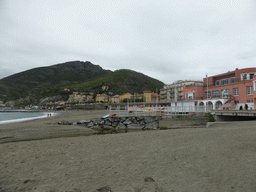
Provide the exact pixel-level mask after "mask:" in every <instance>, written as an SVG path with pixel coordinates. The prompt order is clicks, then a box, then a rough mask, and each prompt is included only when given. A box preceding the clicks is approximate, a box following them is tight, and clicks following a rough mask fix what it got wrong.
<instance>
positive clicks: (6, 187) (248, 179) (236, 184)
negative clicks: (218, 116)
mask: <svg viewBox="0 0 256 192" xmlns="http://www.w3.org/2000/svg"><path fill="white" fill-rule="evenodd" d="M105 114H107V111H93V112H88V111H73V112H71V111H69V112H67V113H64V114H63V115H62V116H60V117H55V118H51V119H43V120H37V121H32V122H25V123H17V124H9V125H1V127H0V138H2V139H1V140H3V139H7V137H9V138H11V137H13V138H14V137H15V138H16V139H18V138H19V134H20V135H21V137H22V133H23V137H25V136H26V137H28V132H30V133H31V134H32V136H33V135H34V133H35V131H34V130H35V129H36V130H38V137H41V135H43V134H45V138H47V134H48V137H51V136H52V135H53V134H56V129H59V130H62V131H63V130H65V129H67V130H68V131H67V132H70V130H72V129H73V130H74V132H75V131H79V130H80V131H81V132H82V128H80V127H78V126H75V125H74V126H73V125H72V126H70V127H68V128H67V126H66V127H65V126H64V125H63V126H60V127H57V126H58V125H51V124H45V123H50V122H55V121H61V120H65V121H77V120H81V119H84V120H87V119H88V120H89V119H93V118H98V117H101V116H103V115H105ZM166 123H167V122H165V124H166ZM172 123H173V122H172ZM255 123H256V122H255V121H250V122H228V123H222V124H214V125H212V126H210V127H209V128H186V129H170V130H156V131H143V132H128V133H123V134H108V135H91V136H79V137H68V134H69V133H65V134H64V135H63V136H65V137H62V136H61V138H54V139H43V138H39V139H43V140H34V141H20V142H9V143H2V144H0V151H1V153H0V191H89V192H90V191H113V192H123V191H127V192H128V191H129V192H133V191H134V192H139V191H140V192H150V191H154V192H161V191H162V192H163V191H256V170H255V168H256V157H255V155H256V127H255V125H256V124H255ZM26 129H27V132H26ZM16 130H17V131H16ZM44 130H46V131H44ZM32 132H33V133H32ZM58 132H59V131H57V133H58ZM63 132H65V131H63ZM18 133H19V134H18ZM50 133H51V134H50ZM70 133H72V132H70ZM60 134H63V133H60ZM72 134H73V133H72ZM82 134H84V133H83V132H82ZM24 135H25V136H24ZM72 136H73V135H72ZM4 137H6V138H4ZM28 138H29V137H28Z"/></svg>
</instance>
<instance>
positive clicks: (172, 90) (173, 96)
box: [160, 80, 203, 102]
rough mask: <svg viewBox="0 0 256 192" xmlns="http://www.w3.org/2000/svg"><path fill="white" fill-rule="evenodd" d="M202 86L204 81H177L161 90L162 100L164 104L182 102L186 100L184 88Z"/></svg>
mask: <svg viewBox="0 0 256 192" xmlns="http://www.w3.org/2000/svg"><path fill="white" fill-rule="evenodd" d="M184 85H187V86H198V85H199V86H202V85H203V82H202V81H182V80H179V81H176V82H174V83H173V84H170V85H165V86H164V88H162V89H160V95H161V96H160V99H161V101H163V102H173V101H176V102H177V101H182V100H183V98H184V94H183V86H184Z"/></svg>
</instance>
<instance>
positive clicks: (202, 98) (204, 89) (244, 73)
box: [183, 68, 256, 109]
mask: <svg viewBox="0 0 256 192" xmlns="http://www.w3.org/2000/svg"><path fill="white" fill-rule="evenodd" d="M255 75H256V68H244V69H235V70H234V71H228V72H227V73H223V74H219V75H214V76H210V77H205V78H204V79H203V85H202V86H187V85H184V87H183V90H184V93H183V97H184V99H185V100H187V101H188V100H198V101H197V102H198V105H199V106H206V105H207V106H209V107H210V108H212V109H218V108H220V107H221V106H222V107H221V108H223V107H224V106H226V107H227V108H229V109H239V108H240V107H242V108H244V107H245V104H247V105H248V107H249V109H254V106H256V105H255V104H256V76H255ZM231 104H232V105H231Z"/></svg>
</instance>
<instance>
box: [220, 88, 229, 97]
mask: <svg viewBox="0 0 256 192" xmlns="http://www.w3.org/2000/svg"><path fill="white" fill-rule="evenodd" d="M228 96H229V89H223V90H221V97H222V98H227V97H228Z"/></svg>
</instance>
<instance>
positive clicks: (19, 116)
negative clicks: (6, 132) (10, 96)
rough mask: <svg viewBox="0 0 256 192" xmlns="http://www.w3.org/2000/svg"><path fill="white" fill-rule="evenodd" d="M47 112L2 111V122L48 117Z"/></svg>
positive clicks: (0, 115)
mask: <svg viewBox="0 0 256 192" xmlns="http://www.w3.org/2000/svg"><path fill="white" fill-rule="evenodd" d="M47 114H48V113H46V112H0V124H9V123H17V122H23V121H29V120H34V119H41V118H45V117H47Z"/></svg>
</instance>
